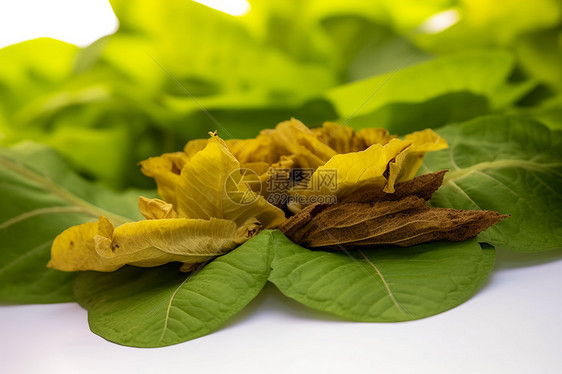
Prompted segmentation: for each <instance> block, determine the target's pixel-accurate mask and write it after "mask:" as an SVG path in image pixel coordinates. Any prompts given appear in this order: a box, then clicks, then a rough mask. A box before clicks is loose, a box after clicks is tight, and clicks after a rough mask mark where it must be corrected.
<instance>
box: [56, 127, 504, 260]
mask: <svg viewBox="0 0 562 374" xmlns="http://www.w3.org/2000/svg"><path fill="white" fill-rule="evenodd" d="M446 147H447V143H446V141H445V140H444V139H442V138H440V137H439V136H438V135H437V134H436V133H434V132H433V131H431V130H424V131H419V132H415V133H412V134H409V135H406V136H405V137H404V139H403V140H402V139H398V138H397V137H396V136H393V135H390V134H389V133H388V132H387V131H386V130H384V129H375V128H373V129H364V130H360V131H358V132H355V131H354V130H353V129H351V128H349V127H347V126H343V125H338V124H335V123H325V124H324V125H323V127H321V128H315V129H309V128H308V127H306V126H305V125H304V124H302V123H301V122H299V121H297V120H295V119H292V120H290V121H286V122H282V123H280V124H279V125H277V127H276V128H275V129H271V130H264V131H262V132H261V133H260V135H258V136H257V137H256V138H253V139H244V140H234V139H233V140H227V141H223V140H222V139H220V138H219V137H218V136H217V134H216V133H213V134H211V138H210V139H208V140H206V139H200V140H194V141H190V142H189V143H187V145H186V146H185V148H184V150H183V152H176V153H168V154H163V155H162V156H160V157H154V158H150V159H148V160H146V161H143V162H142V163H141V166H142V171H143V173H144V174H145V175H147V176H150V177H153V178H154V179H155V180H156V183H157V186H158V193H159V194H160V196H161V198H162V200H160V199H148V198H144V197H140V198H139V208H140V211H141V212H142V214H143V215H144V216H145V217H146V220H143V221H139V222H130V223H125V224H123V225H121V226H118V227H114V225H113V224H112V223H111V222H110V220H109V219H108V218H106V217H100V219H99V220H98V222H95V223H85V224H82V225H79V226H74V227H71V228H69V229H67V230H66V231H64V232H63V233H62V234H60V235H59V236H58V237H57V238H56V240H55V241H54V243H53V246H52V257H51V261H50V262H49V265H48V266H49V267H53V268H56V269H60V270H65V271H79V270H97V271H114V270H116V269H118V268H120V267H122V266H123V265H125V264H131V265H136V266H143V267H149V266H158V265H162V264H165V263H168V262H181V263H183V266H182V270H183V271H189V270H191V269H192V268H193V266H194V265H196V264H199V263H202V262H205V261H207V260H209V259H212V258H214V257H217V256H219V255H222V254H225V253H227V252H229V251H231V250H232V249H234V248H235V247H237V246H238V245H240V244H242V243H244V242H245V241H247V240H248V239H249V238H251V237H253V236H254V235H256V234H257V233H258V232H259V231H260V230H262V229H266V228H279V229H280V230H281V231H282V232H283V233H284V234H285V235H286V236H287V237H289V238H290V239H291V240H293V241H294V242H296V243H299V244H302V245H304V246H307V247H311V248H312V247H331V248H334V249H347V248H351V247H355V246H376V245H389V244H391V245H398V246H411V245H415V244H419V243H424V242H428V241H434V240H439V239H447V240H452V241H461V240H466V239H468V238H471V237H473V236H475V235H476V234H478V233H479V232H480V231H482V230H485V229H486V228H488V227H489V226H491V225H493V224H494V223H496V222H499V221H500V220H502V219H503V218H504V217H506V216H504V215H501V214H499V213H496V212H493V211H472V210H453V209H443V208H434V207H429V206H427V205H426V200H428V199H429V198H430V197H431V195H432V193H433V192H435V191H436V190H437V189H438V188H439V186H440V185H441V183H442V181H443V177H444V174H445V171H441V172H437V173H432V174H427V175H422V176H420V177H417V178H414V176H415V175H416V173H417V171H418V169H419V167H420V166H421V164H422V161H423V157H424V155H425V153H426V152H428V151H433V150H439V149H443V148H446ZM297 170H300V171H302V170H306V171H309V172H310V174H309V175H308V176H305V177H299V178H297V177H295V176H296V173H295V171H297ZM327 175H328V176H330V179H329V180H330V183H322V182H323V181H324V179H323V178H325V177H326V176H327ZM324 182H325V181H324ZM265 186H268V187H269V188H265ZM272 186H274V187H275V188H272ZM273 194H276V196H280V195H281V196H284V197H285V198H284V199H281V200H276V201H273V200H272V199H271V197H272V195H273ZM327 196H331V197H333V198H334V199H333V200H332V203H330V204H327V203H322V202H320V203H318V202H316V203H312V201H314V199H315V200H316V201H318V200H319V197H327ZM313 197H314V199H312V198H313Z"/></svg>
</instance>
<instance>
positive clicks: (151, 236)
mask: <svg viewBox="0 0 562 374" xmlns="http://www.w3.org/2000/svg"><path fill="white" fill-rule="evenodd" d="M258 229H259V224H258V223H257V222H256V221H249V222H247V223H246V224H244V225H242V226H240V227H238V226H237V225H236V224H235V223H234V222H233V221H229V220H223V219H216V218H211V219H209V220H202V219H186V218H177V219H157V220H146V221H140V222H131V223H125V224H123V225H121V226H119V227H117V228H114V227H113V225H112V224H111V222H109V220H108V219H107V218H105V217H100V219H99V221H98V222H96V223H85V224H82V225H78V226H74V227H71V228H69V229H67V230H65V231H64V232H63V233H62V234H60V235H59V236H57V238H56V239H55V241H54V243H53V247H52V251H51V261H50V262H49V264H48V265H47V266H48V267H51V268H56V269H59V270H64V271H80V270H96V271H114V270H117V269H118V268H120V267H122V266H123V265H126V264H129V265H136V266H143V267H149V266H158V265H162V264H165V263H168V262H176V261H177V262H182V263H183V264H184V266H183V267H182V270H188V269H189V268H191V266H192V265H194V264H197V263H201V262H204V261H206V260H208V259H212V258H214V257H216V256H219V255H222V254H224V253H226V252H228V251H230V250H232V249H234V248H235V247H236V246H238V245H239V244H241V243H243V242H245V241H246V240H248V239H249V238H250V237H252V236H253V235H255V234H256V233H257V231H258Z"/></svg>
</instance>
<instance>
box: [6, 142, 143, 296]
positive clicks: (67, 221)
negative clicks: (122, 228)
mask: <svg viewBox="0 0 562 374" xmlns="http://www.w3.org/2000/svg"><path fill="white" fill-rule="evenodd" d="M0 181H1V182H0V206H1V209H0V243H1V244H0V301H2V302H19V303H53V302H64V301H71V300H73V296H72V280H73V278H74V274H73V273H64V272H61V271H58V270H53V269H47V268H46V265H47V262H48V261H49V258H50V253H51V244H52V241H53V240H54V238H55V237H56V236H57V235H58V234H60V233H61V232H62V231H63V230H65V229H67V228H68V227H70V226H73V225H77V224H81V223H84V222H86V221H91V220H96V219H97V217H98V216H99V215H100V214H103V215H106V216H108V217H110V218H111V219H112V220H113V221H114V222H116V223H122V222H124V221H127V220H128V219H136V218H138V215H139V213H138V212H137V193H134V192H129V193H119V194H117V193H115V192H112V191H110V190H108V189H106V188H103V187H100V186H95V185H93V184H92V183H89V182H86V181H84V180H83V179H82V178H80V177H78V176H77V175H76V174H75V173H74V172H72V171H71V170H70V169H69V167H68V166H67V165H66V164H65V163H64V161H63V160H62V159H61V158H60V156H59V155H58V154H57V153H56V152H54V151H53V150H52V149H50V148H47V147H45V146H41V145H38V144H35V143H22V144H20V145H18V146H15V147H12V148H0Z"/></svg>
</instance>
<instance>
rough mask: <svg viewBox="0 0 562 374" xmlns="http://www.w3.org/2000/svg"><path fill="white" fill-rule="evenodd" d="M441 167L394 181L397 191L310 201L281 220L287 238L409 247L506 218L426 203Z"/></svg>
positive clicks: (468, 233)
mask: <svg viewBox="0 0 562 374" xmlns="http://www.w3.org/2000/svg"><path fill="white" fill-rule="evenodd" d="M443 174H444V171H443V172H437V173H432V174H428V175H424V176H421V177H418V178H415V179H414V180H412V181H409V182H404V183H399V184H398V185H397V188H396V192H394V193H393V194H386V193H384V192H383V191H382V189H380V190H373V191H365V192H364V193H363V194H358V195H356V196H355V197H350V198H348V199H346V200H344V201H343V202H340V203H338V204H335V205H330V206H328V205H319V204H316V205H311V206H309V207H307V208H305V209H303V210H302V211H301V212H300V213H298V214H296V215H295V216H294V217H292V218H291V219H289V220H288V221H287V222H285V223H284V224H283V226H282V227H281V230H282V231H283V233H284V234H285V235H286V236H287V237H289V238H290V239H291V240H293V241H294V242H296V243H298V244H302V245H304V246H307V247H331V248H334V249H347V248H352V247H356V246H371V247H372V246H382V245H397V246H401V247H407V246H412V245H416V244H421V243H426V242H430V241H435V240H441V239H446V240H450V241H463V240H467V239H469V238H472V237H474V236H476V235H477V234H478V233H480V232H481V231H483V230H485V229H487V228H488V227H490V226H492V225H493V224H495V223H497V222H499V221H501V220H502V219H504V218H506V217H507V216H506V215H502V214H500V213H498V212H494V211H488V210H455V209H444V208H434V207H429V206H426V204H425V200H427V199H429V198H430V197H431V194H432V193H433V192H435V190H437V188H438V187H439V185H440V184H441V182H442V180H443Z"/></svg>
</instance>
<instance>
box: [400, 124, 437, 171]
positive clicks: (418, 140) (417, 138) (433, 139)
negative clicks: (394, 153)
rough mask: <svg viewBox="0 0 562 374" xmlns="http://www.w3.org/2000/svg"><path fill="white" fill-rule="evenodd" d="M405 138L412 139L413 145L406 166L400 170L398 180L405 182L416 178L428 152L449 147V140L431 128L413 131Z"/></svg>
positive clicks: (405, 161)
mask: <svg viewBox="0 0 562 374" xmlns="http://www.w3.org/2000/svg"><path fill="white" fill-rule="evenodd" d="M404 139H405V140H408V141H411V142H412V145H411V147H410V149H409V150H408V153H407V154H406V155H405V160H404V163H403V165H404V166H403V167H402V170H401V171H400V176H399V177H398V179H397V182H404V181H407V180H410V179H412V178H414V176H415V175H416V173H417V172H418V169H419V168H420V166H421V165H422V162H423V158H424V156H425V153H426V152H429V151H438V150H440V149H445V148H447V147H448V145H447V141H446V140H445V139H443V138H442V137H440V136H439V135H438V134H437V133H435V132H434V131H433V130H430V129H425V130H422V131H416V132H413V133H411V134H408V135H406V136H405V137H404Z"/></svg>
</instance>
